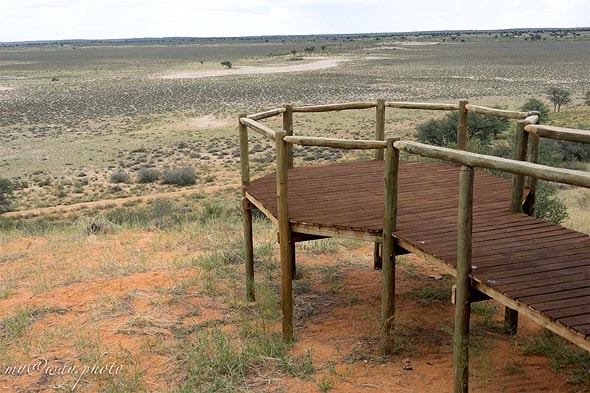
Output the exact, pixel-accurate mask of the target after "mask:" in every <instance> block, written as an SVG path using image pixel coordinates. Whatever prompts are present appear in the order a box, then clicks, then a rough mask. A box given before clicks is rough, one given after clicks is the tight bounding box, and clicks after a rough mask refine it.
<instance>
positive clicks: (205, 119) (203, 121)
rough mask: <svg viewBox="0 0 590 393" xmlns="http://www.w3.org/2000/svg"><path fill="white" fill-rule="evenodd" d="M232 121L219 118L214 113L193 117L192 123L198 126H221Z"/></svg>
mask: <svg viewBox="0 0 590 393" xmlns="http://www.w3.org/2000/svg"><path fill="white" fill-rule="evenodd" d="M231 123H232V121H231V120H229V119H218V118H216V117H215V116H213V115H206V116H202V117H198V118H196V119H193V121H192V124H193V125H194V126H195V127H197V128H221V127H225V126H228V125H230V124H231Z"/></svg>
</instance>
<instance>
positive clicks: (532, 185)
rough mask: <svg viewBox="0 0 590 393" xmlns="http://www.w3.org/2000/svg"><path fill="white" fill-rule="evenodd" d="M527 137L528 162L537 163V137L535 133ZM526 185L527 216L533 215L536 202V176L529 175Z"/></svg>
mask: <svg viewBox="0 0 590 393" xmlns="http://www.w3.org/2000/svg"><path fill="white" fill-rule="evenodd" d="M529 139H530V142H531V152H530V154H531V156H530V162H532V163H535V164H538V163H539V142H540V141H539V137H538V136H537V134H529ZM528 186H529V189H530V191H529V196H528V198H527V203H526V210H524V213H526V214H528V215H529V216H533V217H534V216H535V210H536V204H537V178H536V177H529V178H528Z"/></svg>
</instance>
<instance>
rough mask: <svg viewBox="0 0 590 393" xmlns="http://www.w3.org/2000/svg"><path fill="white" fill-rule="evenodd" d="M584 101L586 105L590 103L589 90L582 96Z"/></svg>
mask: <svg viewBox="0 0 590 393" xmlns="http://www.w3.org/2000/svg"><path fill="white" fill-rule="evenodd" d="M584 103H585V104H586V105H590V91H587V92H586V95H585V96H584Z"/></svg>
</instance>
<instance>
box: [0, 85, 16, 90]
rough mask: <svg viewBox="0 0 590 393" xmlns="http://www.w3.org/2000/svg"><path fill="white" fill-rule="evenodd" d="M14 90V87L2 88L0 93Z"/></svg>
mask: <svg viewBox="0 0 590 393" xmlns="http://www.w3.org/2000/svg"><path fill="white" fill-rule="evenodd" d="M8 90H14V87H8V86H0V91H8Z"/></svg>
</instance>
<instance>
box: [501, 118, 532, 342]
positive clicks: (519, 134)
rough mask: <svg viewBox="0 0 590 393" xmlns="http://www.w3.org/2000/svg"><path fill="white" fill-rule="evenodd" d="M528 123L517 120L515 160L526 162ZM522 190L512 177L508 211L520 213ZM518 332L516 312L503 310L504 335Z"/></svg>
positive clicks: (518, 178)
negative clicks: (525, 127)
mask: <svg viewBox="0 0 590 393" xmlns="http://www.w3.org/2000/svg"><path fill="white" fill-rule="evenodd" d="M527 124H528V123H527V122H526V121H524V120H519V121H518V122H517V123H516V151H515V157H514V159H515V160H518V161H526V157H527V151H528V142H529V133H528V132H526V131H525V130H524V126H525V125H527ZM523 190H524V176H523V175H516V174H515V175H512V195H511V196H510V211H513V212H515V213H522V202H523V201H522V192H523ZM517 330H518V312H517V311H516V310H513V309H511V308H509V307H505V308H504V331H505V332H506V334H512V335H514V334H516V331H517Z"/></svg>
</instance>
